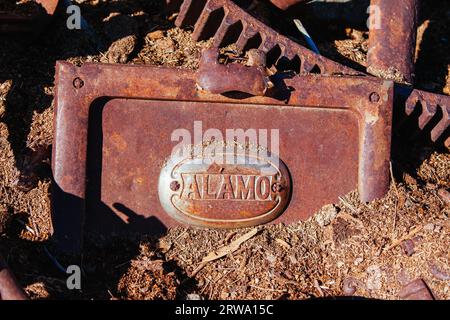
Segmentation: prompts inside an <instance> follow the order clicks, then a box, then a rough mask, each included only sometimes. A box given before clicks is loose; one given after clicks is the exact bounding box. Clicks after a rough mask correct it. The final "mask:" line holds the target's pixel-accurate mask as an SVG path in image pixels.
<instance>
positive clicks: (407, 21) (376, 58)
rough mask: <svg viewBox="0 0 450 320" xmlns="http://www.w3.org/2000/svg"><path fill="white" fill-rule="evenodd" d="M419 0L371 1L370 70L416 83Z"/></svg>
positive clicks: (395, 78) (377, 74)
mask: <svg viewBox="0 0 450 320" xmlns="http://www.w3.org/2000/svg"><path fill="white" fill-rule="evenodd" d="M418 10H419V0H398V1H392V0H371V15H370V21H371V22H370V32H369V50H368V53H367V65H368V67H367V71H368V72H369V73H370V74H373V75H375V76H380V77H382V78H386V77H390V78H392V80H396V81H401V82H407V83H409V84H412V83H413V82H414V69H415V68H414V66H415V51H416V37H417V19H418V18H417V16H418Z"/></svg>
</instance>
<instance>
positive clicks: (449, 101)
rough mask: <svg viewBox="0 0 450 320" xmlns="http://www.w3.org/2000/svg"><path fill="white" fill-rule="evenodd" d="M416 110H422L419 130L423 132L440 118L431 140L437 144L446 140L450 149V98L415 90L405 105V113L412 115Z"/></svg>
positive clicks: (432, 132)
mask: <svg viewBox="0 0 450 320" xmlns="http://www.w3.org/2000/svg"><path fill="white" fill-rule="evenodd" d="M416 108H421V111H422V112H421V114H420V116H419V128H420V129H421V130H423V129H424V128H425V127H426V126H427V125H428V124H429V123H430V122H431V121H432V119H433V118H435V117H436V116H437V115H438V116H439V117H440V120H438V122H437V124H436V125H435V126H434V127H433V128H432V129H431V133H430V139H431V140H432V141H433V142H436V141H437V140H438V139H441V138H443V139H444V145H445V146H446V147H447V148H450V137H447V136H448V134H449V132H448V131H449V130H448V128H449V125H450V97H449V96H445V95H440V94H435V93H430V92H426V91H422V90H417V89H415V90H413V91H412V92H411V94H410V95H409V97H408V99H407V100H406V103H405V112H406V114H407V115H411V114H412V113H413V112H414V111H415V109H416Z"/></svg>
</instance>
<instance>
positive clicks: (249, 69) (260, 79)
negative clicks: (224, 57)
mask: <svg viewBox="0 0 450 320" xmlns="http://www.w3.org/2000/svg"><path fill="white" fill-rule="evenodd" d="M256 54H259V59H257V60H259V61H260V64H259V65H255V66H245V65H243V64H241V63H232V64H227V65H223V64H220V63H219V51H218V50H217V48H211V49H207V50H204V51H203V53H202V57H201V59H200V64H199V68H198V80H197V81H198V82H197V83H198V85H199V86H200V88H202V89H204V90H207V91H209V92H211V93H215V94H221V93H226V92H232V91H240V92H244V93H248V94H251V95H254V96H263V95H264V94H265V93H266V91H267V89H268V88H269V83H270V80H269V77H268V75H267V73H266V69H265V64H264V62H265V55H264V53H263V52H261V51H257V53H256Z"/></svg>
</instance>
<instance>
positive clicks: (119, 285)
mask: <svg viewBox="0 0 450 320" xmlns="http://www.w3.org/2000/svg"><path fill="white" fill-rule="evenodd" d="M80 3H82V11H83V12H84V15H85V16H86V19H87V20H88V21H89V22H90V23H91V24H92V26H93V27H94V28H96V29H97V30H99V33H100V37H102V38H103V39H105V42H106V49H105V50H104V51H101V52H102V54H98V51H97V50H96V48H93V46H94V45H93V44H92V40H90V39H88V38H87V37H86V36H84V35H83V34H82V33H78V32H75V33H72V32H69V31H68V30H66V29H65V28H64V26H63V25H64V21H56V22H55V28H53V29H51V31H49V33H48V34H49V35H52V36H51V37H44V38H43V39H42V42H38V43H37V44H36V45H34V46H29V45H28V44H27V43H26V42H21V41H17V40H15V39H10V40H5V39H1V40H0V42H2V44H7V45H2V46H0V59H1V61H2V64H1V65H0V137H1V138H0V148H1V152H0V162H1V165H0V215H1V216H2V219H0V222H1V223H2V225H1V226H0V230H2V236H1V240H0V251H1V252H2V254H3V255H4V256H6V257H9V258H8V263H9V264H10V266H11V268H12V269H13V270H14V271H15V273H16V275H17V277H18V278H19V281H20V282H21V284H22V285H23V286H24V287H26V290H27V292H28V293H29V295H30V296H31V298H33V299H47V298H73V297H78V298H94V299H116V298H120V299H133V298H141V299H142V298H148V299H154V298H166V299H172V298H174V297H178V298H184V297H186V295H187V294H194V296H192V295H191V296H189V297H191V298H192V297H196V296H195V295H200V296H201V297H204V298H213V299H216V298H223V299H237V298H242V299H251V298H256V299H266V298H269V299H271V298H280V299H283V298H289V299H299V298H300V299H303V298H308V297H312V296H315V297H318V296H322V295H324V296H335V295H343V294H344V292H347V293H353V292H354V294H355V295H358V296H366V297H373V298H385V299H397V298H398V297H399V293H400V290H401V288H402V287H403V286H404V285H405V284H407V283H408V282H411V281H413V280H415V279H417V278H422V279H423V280H424V281H425V282H426V283H427V285H428V286H429V287H430V289H431V290H432V292H433V294H434V295H435V297H436V298H438V299H450V290H449V284H448V280H443V279H445V275H447V277H448V274H449V273H450V267H449V266H450V263H449V261H450V257H449V253H448V247H449V245H450V243H449V237H448V234H449V225H448V214H449V202H448V201H449V199H448V193H446V192H445V191H446V190H448V189H449V187H450V186H449V181H450V173H449V165H450V157H449V155H448V153H447V152H446V151H442V150H435V149H433V148H432V147H431V146H430V145H428V144H424V145H423V144H421V143H420V144H418V145H417V146H416V147H414V148H411V149H407V148H404V149H405V150H403V148H400V150H399V151H397V152H396V154H395V155H394V159H393V169H394V175H395V181H396V183H395V184H393V185H392V186H391V189H390V191H389V194H388V195H387V196H386V197H385V198H383V199H382V200H379V201H375V202H372V203H369V204H360V203H359V202H358V201H357V195H356V193H351V194H349V195H347V196H345V197H342V200H341V201H340V202H339V203H337V204H335V205H334V206H333V205H330V206H326V207H325V208H323V209H322V210H321V211H320V212H318V213H317V214H316V215H315V217H313V218H312V219H311V220H310V221H307V222H304V223H301V224H297V225H292V226H283V225H276V226H271V227H264V228H261V231H260V233H259V234H258V235H256V236H255V237H254V238H252V239H250V240H248V241H246V242H245V243H244V244H243V245H242V246H241V248H240V249H239V250H237V251H236V252H234V253H233V254H232V255H229V256H227V257H224V258H222V259H220V260H217V261H214V262H210V263H208V264H207V265H206V266H205V267H204V268H203V270H202V271H200V272H198V273H197V275H196V276H195V277H194V279H193V281H185V280H188V279H189V275H191V274H192V272H193V271H194V270H195V268H196V267H197V266H198V264H199V263H200V262H201V260H202V259H203V257H204V256H206V255H207V254H208V253H209V252H211V251H213V250H215V249H217V248H218V247H220V246H222V245H223V244H225V243H229V242H230V241H233V240H234V239H236V238H238V237H239V236H240V235H242V234H244V233H245V232H246V230H241V231H237V233H236V234H234V233H232V232H231V231H217V230H210V231H207V230H199V229H193V230H186V229H184V228H176V229H173V230H170V231H169V232H168V233H167V235H165V236H164V237H162V238H160V239H148V238H138V239H117V240H116V241H114V242H113V243H111V244H109V245H107V246H106V247H105V246H99V245H97V244H96V243H95V242H88V243H87V245H88V248H89V249H88V250H87V252H86V256H85V258H86V259H85V260H87V261H89V262H88V263H87V264H86V265H85V266H84V267H85V270H86V271H87V272H88V273H89V279H96V280H95V281H88V282H86V287H85V289H84V290H83V293H75V292H73V291H68V290H67V289H66V286H65V275H64V274H62V273H61V272H60V271H58V270H57V269H56V268H54V269H52V268H49V264H50V263H51V262H49V259H48V257H47V255H46V254H45V252H44V251H43V249H42V246H41V244H40V243H41V241H42V240H45V239H47V238H48V234H49V233H50V230H51V224H50V212H49V209H50V206H49V185H50V173H49V167H48V162H49V159H50V154H49V151H48V150H49V148H48V146H49V145H50V144H51V142H52V121H53V119H52V117H53V116H52V114H53V112H52V97H53V78H52V77H53V74H54V69H53V66H54V62H55V61H56V60H57V59H66V60H68V61H70V62H73V63H75V64H78V65H80V64H82V63H84V62H86V61H89V62H92V61H94V62H96V61H100V60H101V58H102V55H103V54H104V53H106V52H107V50H108V48H109V47H110V44H111V43H112V41H115V40H117V39H115V40H107V39H109V38H108V37H106V36H104V35H103V34H104V32H103V30H104V25H105V24H106V22H104V21H103V20H104V18H106V17H105V15H107V14H105V12H104V11H102V10H107V11H106V12H108V13H110V12H111V11H114V12H119V13H122V14H125V15H127V16H128V15H129V16H130V18H131V21H134V22H133V23H135V24H136V26H137V28H138V30H139V35H138V38H139V39H141V40H142V42H141V44H136V47H135V49H136V50H134V52H133V53H132V54H130V55H129V56H128V57H127V61H128V62H130V61H131V62H132V63H149V64H153V65H155V64H156V65H169V66H178V67H181V66H184V67H189V68H195V67H196V66H197V64H198V57H199V52H200V48H201V47H202V46H207V45H208V42H207V41H206V42H202V43H200V44H197V43H194V42H193V41H192V40H190V33H189V31H183V30H181V29H178V28H173V25H172V24H171V22H170V21H167V20H166V19H165V18H164V17H162V16H160V15H159V13H158V10H156V9H155V7H154V4H153V3H147V4H145V5H144V7H142V6H141V4H139V3H138V2H136V3H134V2H133V3H132V4H131V3H122V4H120V5H117V6H115V7H114V9H113V8H112V6H111V3H110V2H109V1H107V2H101V3H99V2H98V1H80ZM425 10H426V12H427V18H426V19H427V20H430V21H431V23H430V25H429V29H428V30H430V31H432V32H431V33H430V32H429V31H427V28H425V27H423V26H424V24H421V27H420V29H421V33H423V37H422V38H423V40H422V41H421V43H422V47H420V52H421V54H420V55H419V58H418V60H419V63H418V67H417V69H416V73H417V78H416V80H417V82H416V83H417V85H418V86H419V87H420V88H422V89H427V90H432V91H434V92H438V93H442V92H447V93H448V87H449V83H448V80H447V82H446V78H447V79H448V77H447V76H448V52H449V50H448V43H446V42H445V41H444V40H442V38H445V37H446V35H448V31H446V30H448V26H449V25H450V24H449V23H448V18H446V16H445V12H448V10H449V7H448V3H447V2H446V1H438V2H436V1H426V2H425ZM130 13H132V14H130ZM446 19H447V20H446ZM110 23H112V22H110ZM348 34H349V37H348V38H346V39H344V40H342V39H341V38H339V37H337V36H336V37H335V39H332V40H329V39H328V40H322V39H320V38H319V39H317V40H316V41H317V42H318V46H319V48H320V49H321V50H322V52H323V53H324V54H326V55H329V56H333V57H334V55H336V56H339V54H338V52H340V53H342V54H343V55H345V56H347V57H349V58H351V59H353V60H354V61H356V62H358V63H361V64H364V63H365V60H364V58H365V51H364V48H365V47H366V46H365V45H364V42H365V41H366V38H364V36H362V37H361V38H359V37H358V36H357V34H363V32H361V31H360V30H353V31H349V33H348ZM68 38H70V39H72V40H71V41H70V42H67V41H66V39H68ZM337 39H338V40H337ZM335 40H336V41H335ZM112 48H113V49H111V50H116V49H117V47H114V46H112ZM126 51H127V50H125V52H126ZM446 61H447V62H446ZM324 183H326V181H324ZM446 194H447V196H446ZM19 221H22V223H21V222H19ZM24 224H26V225H27V226H28V228H25V227H24ZM2 227H4V228H2ZM29 230H33V232H31V231H29ZM402 239H412V240H413V241H414V243H415V245H414V253H413V254H412V255H411V256H408V255H406V254H404V253H403V251H402V248H401V246H400V245H397V246H393V245H395V244H397V243H399V241H400V240H402ZM24 240H27V241H24ZM49 250H50V251H52V248H51V247H49ZM111 253H113V254H111ZM58 259H59V260H60V263H62V264H63V265H67V264H68V263H70V262H71V258H70V257H58ZM161 265H163V266H164V271H161ZM447 279H448V278H447ZM354 287H356V289H352V288H354ZM175 289H178V291H176V290H175Z"/></svg>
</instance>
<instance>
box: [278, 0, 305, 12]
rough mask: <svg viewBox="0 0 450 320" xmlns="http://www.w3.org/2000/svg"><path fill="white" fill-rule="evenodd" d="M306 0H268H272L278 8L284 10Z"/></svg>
mask: <svg viewBox="0 0 450 320" xmlns="http://www.w3.org/2000/svg"><path fill="white" fill-rule="evenodd" d="M306 1H309V0H270V2H272V3H273V4H274V5H276V6H277V7H278V8H280V9H282V10H286V9H288V8H289V7H291V6H293V5H296V4H298V3H301V2H306Z"/></svg>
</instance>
